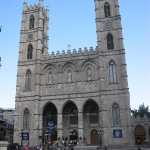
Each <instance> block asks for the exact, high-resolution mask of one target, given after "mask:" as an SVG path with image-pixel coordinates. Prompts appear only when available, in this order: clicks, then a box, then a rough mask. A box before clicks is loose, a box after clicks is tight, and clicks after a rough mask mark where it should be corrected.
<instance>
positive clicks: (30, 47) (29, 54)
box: [27, 44, 33, 59]
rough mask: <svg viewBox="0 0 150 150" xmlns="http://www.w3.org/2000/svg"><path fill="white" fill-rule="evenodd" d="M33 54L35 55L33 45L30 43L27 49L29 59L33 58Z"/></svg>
mask: <svg viewBox="0 0 150 150" xmlns="http://www.w3.org/2000/svg"><path fill="white" fill-rule="evenodd" d="M32 55H33V46H32V44H29V45H28V50H27V59H32Z"/></svg>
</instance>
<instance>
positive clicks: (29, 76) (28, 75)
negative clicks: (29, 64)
mask: <svg viewBox="0 0 150 150" xmlns="http://www.w3.org/2000/svg"><path fill="white" fill-rule="evenodd" d="M31 80H32V74H31V71H30V70H27V72H26V77H25V90H26V91H30V90H31Z"/></svg>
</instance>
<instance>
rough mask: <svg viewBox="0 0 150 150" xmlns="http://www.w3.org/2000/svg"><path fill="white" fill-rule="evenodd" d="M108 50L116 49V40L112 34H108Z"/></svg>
mask: <svg viewBox="0 0 150 150" xmlns="http://www.w3.org/2000/svg"><path fill="white" fill-rule="evenodd" d="M107 48H108V49H114V39H113V35H112V34H111V33H108V35H107Z"/></svg>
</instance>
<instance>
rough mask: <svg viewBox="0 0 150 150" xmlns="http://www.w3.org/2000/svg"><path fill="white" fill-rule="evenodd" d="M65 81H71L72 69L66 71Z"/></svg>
mask: <svg viewBox="0 0 150 150" xmlns="http://www.w3.org/2000/svg"><path fill="white" fill-rule="evenodd" d="M67 81H68V82H72V71H71V70H68V71H67Z"/></svg>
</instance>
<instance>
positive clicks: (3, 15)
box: [0, 0, 150, 108]
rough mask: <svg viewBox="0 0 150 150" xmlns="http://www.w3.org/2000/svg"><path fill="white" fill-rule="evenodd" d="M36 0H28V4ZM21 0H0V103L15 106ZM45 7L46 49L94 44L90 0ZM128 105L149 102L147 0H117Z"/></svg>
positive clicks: (49, 0) (51, 1) (56, 0)
mask: <svg viewBox="0 0 150 150" xmlns="http://www.w3.org/2000/svg"><path fill="white" fill-rule="evenodd" d="M35 2H36V0H29V3H30V4H33V3H35ZM22 4H23V0H3V1H1V4H0V24H1V25H2V32H1V33H0V56H1V57H2V67H1V68H0V85H1V86H0V107H4V108H14V107H15V90H16V72H17V68H16V66H17V60H18V50H19V37H20V23H21V15H22V6H23V5H22ZM45 4H46V5H47V7H48V8H49V19H50V22H49V52H51V51H56V50H63V49H67V45H68V44H70V45H71V48H72V49H73V48H79V47H85V46H87V47H90V46H93V47H95V46H96V31H95V12H94V0H45ZM120 12H121V16H122V25H123V33H124V44H125V48H126V58H127V69H128V78H129V88H130V95H131V97H130V99H131V106H132V108H136V107H137V106H138V105H139V104H141V103H143V102H144V103H145V104H146V105H150V44H149V43H150V36H149V35H150V0H120Z"/></svg>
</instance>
